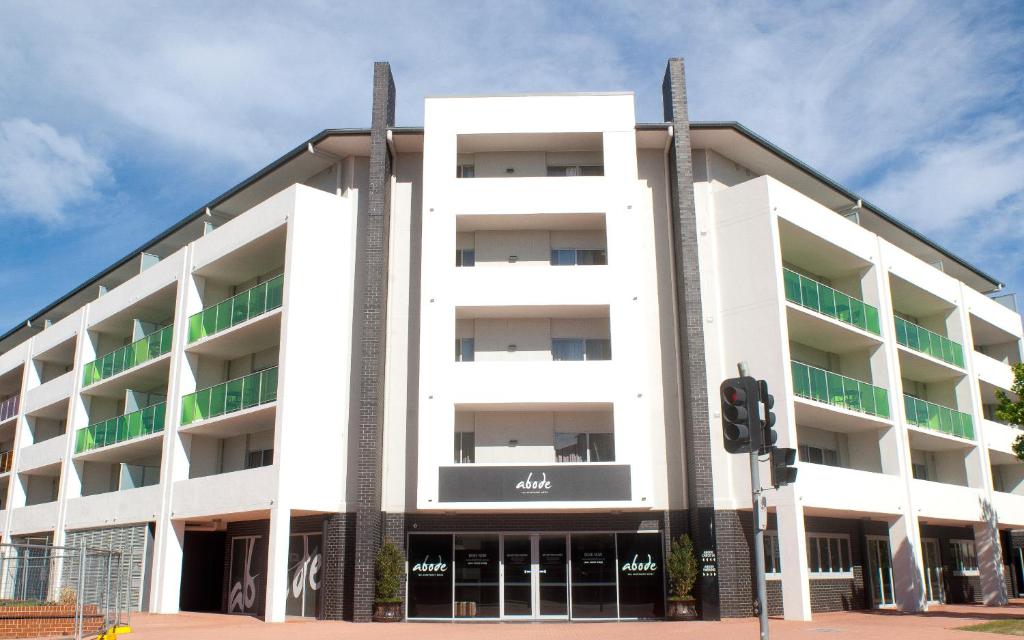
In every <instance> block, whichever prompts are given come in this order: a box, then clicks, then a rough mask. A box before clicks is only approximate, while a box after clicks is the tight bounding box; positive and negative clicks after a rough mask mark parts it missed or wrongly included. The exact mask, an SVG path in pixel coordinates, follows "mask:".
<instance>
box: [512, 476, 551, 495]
mask: <svg viewBox="0 0 1024 640" xmlns="http://www.w3.org/2000/svg"><path fill="white" fill-rule="evenodd" d="M516 491H518V492H519V493H521V494H523V495H540V494H545V493H550V492H551V481H550V480H548V474H547V473H541V474H540V478H539V479H534V477H533V472H532V471H531V472H530V473H528V474H526V478H524V479H523V480H520V481H519V482H517V483H516Z"/></svg>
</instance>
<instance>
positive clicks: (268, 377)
mask: <svg viewBox="0 0 1024 640" xmlns="http://www.w3.org/2000/svg"><path fill="white" fill-rule="evenodd" d="M262 374H263V380H262V381H261V382H260V404H263V403H266V402H273V401H274V400H277V367H274V368H272V369H267V370H266V371H263V372H262Z"/></svg>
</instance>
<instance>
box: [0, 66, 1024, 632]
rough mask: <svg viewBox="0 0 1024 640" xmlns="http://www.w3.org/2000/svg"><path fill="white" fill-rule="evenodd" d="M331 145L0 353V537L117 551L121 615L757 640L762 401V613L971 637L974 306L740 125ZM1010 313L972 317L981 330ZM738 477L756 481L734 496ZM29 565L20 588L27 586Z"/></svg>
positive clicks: (382, 126) (988, 308)
mask: <svg viewBox="0 0 1024 640" xmlns="http://www.w3.org/2000/svg"><path fill="white" fill-rule="evenodd" d="M394 96H395V90H394V84H393V81H392V80H391V76H390V71H389V69H388V67H387V65H386V64H384V63H379V64H378V65H377V66H376V68H375V74H374V103H373V111H372V125H371V127H370V128H369V129H350V130H327V131H324V132H322V133H320V134H318V135H317V136H314V137H313V138H311V139H310V140H308V141H307V142H305V143H303V144H302V145H300V146H299V147H297V148H296V149H295V150H293V151H292V152H290V153H288V154H287V155H285V156H284V157H282V158H281V159H280V160H278V161H276V162H275V163H274V164H272V165H270V166H268V167H267V168H266V169H264V170H263V171H261V172H259V173H258V174H256V175H254V176H253V177H252V178H250V179H249V180H247V181H246V182H244V183H242V184H241V185H239V186H237V187H235V188H234V189H232V190H231V191H229V192H228V193H226V194H225V195H223V196H221V197H219V198H217V199H216V200H214V201H212V202H211V203H210V204H209V205H208V206H206V207H204V208H203V209H201V210H199V211H197V212H195V213H193V214H192V215H190V216H188V217H187V218H185V219H184V220H183V221H182V222H181V223H179V224H178V225H175V226H174V227H172V228H171V229H168V230H167V231H165V232H164V233H162V234H160V235H159V236H157V237H156V238H155V239H154V240H152V241H150V242H148V243H146V244H145V245H143V246H142V247H141V248H140V249H138V250H136V251H134V252H132V253H131V254H130V255H129V256H127V257H126V258H125V259H123V260H122V261H120V262H119V263H117V264H116V265H114V266H112V267H111V268H110V269H108V270H107V271H105V272H104V273H102V274H100V275H99V276H97V277H96V278H94V279H92V280H90V281H89V282H87V283H85V284H83V285H82V286H81V287H79V288H78V289H77V290H75V291H74V292H72V293H70V294H68V295H67V296H65V297H64V298H62V299H61V300H58V301H56V302H54V303H53V304H52V305H49V306H48V307H47V308H46V309H43V310H41V311H40V312H39V313H37V314H35V315H34V316H33V317H31V318H29V319H28V320H27V321H26V322H25V323H24V324H23V325H19V326H18V327H16V328H14V329H12V330H11V331H9V332H8V333H7V334H5V335H4V336H2V337H0V448H2V449H4V450H5V453H3V454H0V470H2V473H0V496H2V498H3V500H2V505H0V506H2V508H3V509H2V511H0V527H2V528H3V539H4V540H5V541H14V542H23V541H42V542H49V543H52V544H56V545H65V544H67V545H79V544H90V545H94V544H116V545H119V546H121V547H122V548H123V549H125V550H126V551H127V552H130V553H131V554H132V559H133V570H134V571H135V572H136V574H137V575H140V576H141V578H140V579H138V580H137V581H136V583H135V584H134V586H133V590H132V592H131V597H132V603H133V606H135V607H136V608H137V609H140V610H148V611H153V612H160V613H172V612H176V611H179V610H192V611H220V612H225V613H241V614H248V615H258V616H263V617H264V618H265V619H266V620H268V621H274V622H277V621H282V620H284V619H285V618H286V616H306V617H320V618H351V619H355V620H367V619H368V618H369V616H370V611H371V607H372V602H373V597H374V580H373V578H374V576H373V570H374V569H373V566H374V557H375V553H376V550H377V549H378V548H379V546H380V544H381V542H382V541H383V540H385V539H386V540H390V541H392V542H394V543H395V544H397V545H398V546H399V548H400V549H401V550H402V552H403V554H404V555H405V556H406V558H407V569H408V577H407V579H406V580H405V582H404V584H403V590H404V592H403V596H404V602H405V607H406V611H405V613H406V616H407V618H409V619H421V620H451V619H457V620H460V619H477V620H479V619H515V620H524V619H548V620H559V619H561V620H569V619H579V620H586V619H646V618H658V617H661V616H663V615H664V611H665V595H666V583H665V575H664V555H665V553H666V551H667V549H668V547H669V544H670V541H671V540H672V539H674V538H675V537H677V536H678V535H680V534H682V533H688V534H690V535H691V536H692V537H693V539H694V541H695V544H696V548H697V550H698V552H699V555H700V561H701V567H702V575H701V578H700V580H699V582H698V589H697V596H698V605H699V609H700V611H701V615H702V616H703V617H704V618H706V619H717V618H718V617H722V616H743V615H750V614H751V612H752V609H751V600H752V598H751V585H750V582H751V578H750V576H751V569H750V557H751V551H750V545H751V544H752V539H753V538H752V533H751V530H750V528H751V525H750V523H751V517H750V486H749V475H748V472H747V466H746V464H747V458H746V456H730V455H728V454H727V453H726V452H725V450H724V448H723V447H722V435H721V425H720V416H719V413H718V398H717V396H718V386H719V384H720V382H721V381H722V380H723V379H725V378H728V377H732V376H734V375H735V366H736V362H738V361H740V360H745V361H747V362H748V363H749V365H750V368H751V371H752V373H753V375H755V376H757V377H758V378H762V379H765V380H767V381H768V383H769V385H770V387H771V390H772V392H773V394H774V395H775V397H776V407H775V411H776V414H777V415H778V426H777V428H778V431H779V434H780V441H781V444H783V445H788V446H793V447H794V448H798V449H799V452H800V464H799V468H800V471H799V477H798V481H797V483H796V484H795V485H792V486H790V487H787V488H785V489H782V490H780V491H772V492H769V494H768V495H769V508H770V518H769V531H768V535H767V543H766V550H767V552H768V553H767V557H768V570H769V603H768V606H769V610H770V611H771V612H772V613H778V614H784V615H785V616H786V617H788V618H797V619H808V618H810V617H811V616H812V614H813V613H814V612H820V611H834V610H840V609H852V608H869V607H895V608H899V609H903V610H921V609H925V608H927V606H929V604H930V603H933V602H944V601H951V602H954V601H969V602H984V603H990V604H991V603H998V602H1002V601H1005V599H1006V598H1007V597H1008V596H1009V595H1014V594H1016V593H1018V592H1019V591H1020V590H1021V588H1022V586H1024V585H1022V576H1021V570H1022V565H1021V550H1020V546H1022V545H1021V541H1020V540H1015V537H1014V535H1013V534H1012V533H1011V531H1012V530H1013V529H1017V528H1021V529H1024V463H1020V462H1019V461H1017V459H1016V458H1015V457H1014V455H1013V453H1012V449H1011V444H1012V442H1013V440H1014V438H1015V437H1016V435H1017V433H1018V431H1017V429H1016V428H1015V427H1012V426H1009V425H1004V424H1000V423H998V422H996V421H995V420H994V418H995V416H994V405H995V403H996V400H995V391H996V390H998V389H1003V390H1007V389H1009V388H1010V386H1011V382H1012V372H1011V365H1013V364H1017V363H1019V362H1020V361H1021V355H1022V354H1021V337H1022V329H1021V318H1020V316H1019V315H1018V313H1017V312H1016V311H1015V310H1014V309H1011V308H1009V307H1008V306H1006V303H1007V300H1008V299H1006V298H1004V299H1002V300H997V299H995V298H997V297H998V296H1000V295H1002V294H1001V293H1000V292H998V290H999V289H1001V284H1000V283H999V282H998V281H996V280H994V279H992V278H991V277H990V276H988V275H986V274H984V273H982V272H980V271H978V270H977V269H976V268H974V267H971V266H970V265H968V264H966V263H965V262H963V261H962V260H961V259H959V258H957V257H956V256H953V255H952V254H950V253H948V252H947V251H945V250H943V249H941V248H940V247H937V246H936V245H934V244H932V243H930V242H928V241H927V240H926V239H924V238H923V237H921V236H920V235H918V234H916V233H915V232H913V231H912V230H910V229H907V228H905V227H903V226H902V225H900V224H899V223H898V222H896V221H895V220H894V219H892V218H891V217H889V216H888V215H886V214H885V213H884V212H882V211H881V210H878V209H877V208H874V207H872V206H871V205H870V204H867V203H864V202H863V201H862V200H860V199H859V198H858V197H857V196H856V195H855V194H852V193H850V192H848V191H847V190H845V189H844V188H843V187H841V186H839V185H837V184H835V183H834V182H832V181H829V180H828V179H827V178H825V177H824V176H822V175H820V174H819V173H817V172H815V171H814V170H812V169H810V168H809V167H807V166H805V165H803V164H801V163H800V162H799V161H797V160H795V159H794V158H792V157H791V156H789V155H787V154H785V152H783V151H781V150H779V149H777V148H775V147H773V146H772V145H771V144H770V143H767V142H766V141H764V140H762V139H760V138H758V137H757V136H756V135H754V134H752V133H751V132H749V131H747V130H746V129H744V128H743V127H741V126H739V125H736V124H734V123H691V122H689V120H688V119H687V115H686V94H685V82H684V80H683V69H682V62H681V61H680V60H673V61H670V63H669V68H668V72H667V73H666V82H665V102H666V117H665V121H664V122H659V123H650V124H643V123H640V124H638V123H637V122H636V117H635V113H634V100H633V95H632V94H631V93H605V94H557V95H520V96H486V97H445V98H427V99H426V103H425V110H424V114H425V118H424V126H423V127H421V128H410V127H396V126H395V119H394ZM1001 303H1002V304H1001ZM765 476H766V474H762V477H765ZM60 573H61V568H60V567H53V568H51V570H50V576H49V578H48V579H49V580H50V583H51V588H52V589H54V590H56V589H57V588H58V587H59V585H60V578H61V575H60Z"/></svg>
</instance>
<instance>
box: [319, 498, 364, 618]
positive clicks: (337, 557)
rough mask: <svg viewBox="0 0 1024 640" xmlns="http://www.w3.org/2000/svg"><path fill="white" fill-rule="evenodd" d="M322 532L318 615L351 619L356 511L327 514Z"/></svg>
mask: <svg viewBox="0 0 1024 640" xmlns="http://www.w3.org/2000/svg"><path fill="white" fill-rule="evenodd" d="M323 532H324V586H323V589H322V593H321V594H320V617H321V618H322V619H324V620H351V619H352V616H353V611H352V602H353V593H354V588H355V580H354V575H353V568H354V567H355V558H356V545H355V537H356V533H355V532H356V517H355V514H352V513H337V514H333V515H331V516H328V517H327V518H326V519H325V520H324V522H323Z"/></svg>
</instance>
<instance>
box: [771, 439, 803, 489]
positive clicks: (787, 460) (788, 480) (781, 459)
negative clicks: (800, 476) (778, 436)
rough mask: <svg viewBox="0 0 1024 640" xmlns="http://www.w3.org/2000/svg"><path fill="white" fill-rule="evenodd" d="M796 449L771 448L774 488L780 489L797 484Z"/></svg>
mask: <svg viewBox="0 0 1024 640" xmlns="http://www.w3.org/2000/svg"><path fill="white" fill-rule="evenodd" d="M794 465H796V449H789V448H786V447H775V446H773V447H772V448H771V469H772V486H773V487H775V488H776V489H778V488H779V487H784V486H786V485H787V484H793V483H794V482H796V472H797V468H796V466H794Z"/></svg>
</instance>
